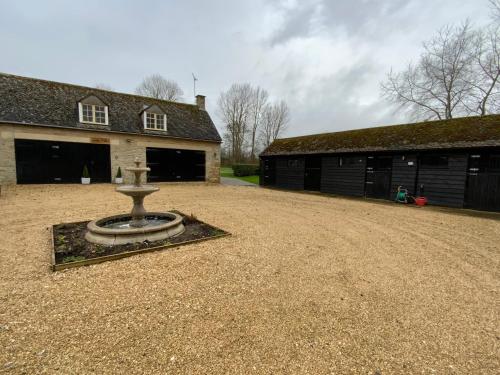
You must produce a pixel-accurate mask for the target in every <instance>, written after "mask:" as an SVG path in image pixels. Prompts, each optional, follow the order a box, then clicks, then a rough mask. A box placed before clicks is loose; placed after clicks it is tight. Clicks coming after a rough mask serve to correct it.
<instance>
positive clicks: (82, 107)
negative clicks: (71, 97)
mask: <svg viewBox="0 0 500 375" xmlns="http://www.w3.org/2000/svg"><path fill="white" fill-rule="evenodd" d="M78 109H79V112H80V122H83V123H86V124H99V125H108V107H107V106H105V105H99V104H86V103H78Z"/></svg>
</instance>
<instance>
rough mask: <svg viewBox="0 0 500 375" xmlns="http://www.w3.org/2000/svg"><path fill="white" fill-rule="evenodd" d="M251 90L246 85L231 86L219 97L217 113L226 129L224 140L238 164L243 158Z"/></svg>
mask: <svg viewBox="0 0 500 375" xmlns="http://www.w3.org/2000/svg"><path fill="white" fill-rule="evenodd" d="M252 95H253V89H252V86H250V85H249V84H248V83H245V84H233V85H232V86H231V87H230V88H229V90H228V91H226V92H222V93H221V94H220V97H219V101H218V105H219V111H220V115H221V118H222V121H223V122H224V126H225V128H226V136H225V138H226V140H227V141H228V143H229V147H230V150H231V158H232V159H233V161H235V162H240V161H242V160H243V158H244V150H243V147H244V144H245V138H246V136H247V134H248V129H249V121H250V116H251V113H252Z"/></svg>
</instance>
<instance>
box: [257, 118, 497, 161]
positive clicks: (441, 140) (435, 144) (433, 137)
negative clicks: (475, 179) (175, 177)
mask: <svg viewBox="0 0 500 375" xmlns="http://www.w3.org/2000/svg"><path fill="white" fill-rule="evenodd" d="M489 146H500V115H489V116H482V117H479V116H474V117H461V118H456V119H451V120H440V121H426V122H419V123H415V124H404V125H391V126H379V127H373V128H367V129H357V130H348V131H341V132H336V133H324V134H315V135H307V136H302V137H293V138H283V139H277V140H275V141H274V142H273V143H272V144H271V145H270V146H269V147H268V148H266V149H265V150H264V151H263V152H262V153H261V156H270V155H292V154H316V153H352V152H376V151H404V150H431V149H449V148H469V147H489Z"/></svg>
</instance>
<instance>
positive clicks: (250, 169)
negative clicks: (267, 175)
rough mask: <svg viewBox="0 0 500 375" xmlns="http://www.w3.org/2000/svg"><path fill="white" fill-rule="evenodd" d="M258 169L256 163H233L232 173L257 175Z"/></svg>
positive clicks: (240, 175)
mask: <svg viewBox="0 0 500 375" xmlns="http://www.w3.org/2000/svg"><path fill="white" fill-rule="evenodd" d="M259 171H260V170H259V165H258V164H234V165H233V174H234V175H235V176H236V177H243V176H254V175H258V174H259V173H260V172H259Z"/></svg>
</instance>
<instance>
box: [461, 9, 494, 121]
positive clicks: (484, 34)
mask: <svg viewBox="0 0 500 375" xmlns="http://www.w3.org/2000/svg"><path fill="white" fill-rule="evenodd" d="M499 4H500V3H499ZM474 46H475V48H474V49H472V51H471V52H470V53H471V59H472V61H473V63H474V67H473V68H474V69H473V70H474V74H473V75H471V78H472V79H471V80H470V82H469V84H470V86H471V87H472V88H473V92H472V95H470V96H469V97H467V98H466V100H464V103H465V105H466V107H467V109H468V110H469V112H470V113H474V114H478V115H481V116H484V115H486V114H488V113H496V112H497V111H498V110H500V86H499V84H498V83H499V80H500V33H499V29H498V27H495V26H490V27H488V28H486V29H484V30H478V31H477V32H476V35H475V39H474Z"/></svg>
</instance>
